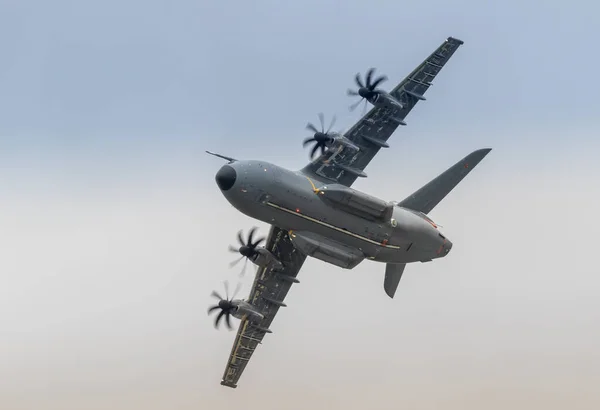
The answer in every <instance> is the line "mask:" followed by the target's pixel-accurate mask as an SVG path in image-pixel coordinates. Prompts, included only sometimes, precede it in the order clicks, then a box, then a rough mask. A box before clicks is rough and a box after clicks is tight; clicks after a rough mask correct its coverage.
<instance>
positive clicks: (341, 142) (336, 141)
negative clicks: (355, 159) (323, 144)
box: [329, 134, 360, 151]
mask: <svg viewBox="0 0 600 410" xmlns="http://www.w3.org/2000/svg"><path fill="white" fill-rule="evenodd" d="M339 148H350V149H353V150H355V151H359V150H360V148H359V147H358V146H357V145H355V144H353V143H352V141H350V140H349V139H348V138H346V137H344V136H343V135H341V134H335V137H333V140H332V141H331V142H330V143H329V149H330V150H331V151H335V150H337V149H339Z"/></svg>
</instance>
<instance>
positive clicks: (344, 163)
mask: <svg viewBox="0 0 600 410" xmlns="http://www.w3.org/2000/svg"><path fill="white" fill-rule="evenodd" d="M462 44H463V42H462V41H461V40H458V39H456V38H453V37H448V38H447V39H446V40H445V41H444V42H443V43H442V44H441V45H440V46H439V47H438V48H437V49H436V50H435V51H434V52H433V53H432V54H431V55H430V56H429V57H427V58H426V59H425V60H424V61H423V62H422V63H421V64H419V66H418V67H417V68H415V69H414V70H413V72H412V73H410V74H409V75H408V76H407V77H406V78H405V79H404V80H402V81H401V82H400V84H398V85H397V86H396V87H394V89H393V90H392V91H390V92H389V94H390V95H391V96H392V97H394V98H395V99H396V100H397V101H399V102H401V103H402V104H403V106H404V107H403V108H378V107H373V108H371V110H370V111H369V112H368V113H367V114H365V116H363V117H362V118H361V119H360V120H359V121H358V122H357V123H356V124H354V126H352V128H350V129H349V130H348V131H347V132H346V133H345V134H344V137H346V138H347V139H349V140H350V141H351V142H352V143H353V144H355V145H356V146H358V147H359V148H360V151H358V152H356V151H355V150H353V149H351V148H344V149H343V150H342V151H341V152H333V153H332V152H325V154H324V155H321V156H319V157H318V158H316V159H315V160H314V161H313V162H311V163H310V164H308V165H307V166H306V167H304V168H303V169H302V172H303V173H305V174H307V175H310V176H312V177H315V178H317V179H322V180H330V181H335V182H337V183H339V184H342V185H346V186H350V185H352V184H353V183H354V181H355V180H356V178H357V176H358V175H357V173H360V172H361V171H363V170H364V169H365V168H366V166H367V165H368V164H369V163H370V162H371V160H372V159H373V158H374V157H375V155H376V154H377V152H379V149H380V148H381V145H382V146H384V147H385V146H387V144H386V141H387V140H388V138H389V137H390V136H391V135H392V134H393V133H394V131H395V130H396V128H397V127H398V126H399V125H405V123H404V119H405V118H406V116H407V115H408V113H409V112H410V111H411V110H412V109H413V107H414V106H415V105H416V104H417V102H418V101H419V100H420V99H425V97H423V95H424V94H425V92H426V91H427V90H428V89H429V87H430V86H431V82H432V80H433V79H434V78H435V77H436V76H437V75H438V74H439V72H440V71H441V69H442V67H444V65H445V64H446V63H447V62H448V60H450V57H452V55H453V54H454V52H455V51H456V50H457V49H458V47H460V46H461V45H462ZM324 160H328V162H329V163H323V161H324ZM344 168H346V169H344Z"/></svg>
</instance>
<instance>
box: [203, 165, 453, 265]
mask: <svg viewBox="0 0 600 410" xmlns="http://www.w3.org/2000/svg"><path fill="white" fill-rule="evenodd" d="M215 180H216V182H217V185H218V186H219V188H220V190H221V192H222V193H223V195H224V196H225V198H226V199H227V201H229V203H231V205H233V206H234V207H235V208H236V209H238V210H239V211H240V212H242V213H244V214H246V215H248V216H250V217H251V218H254V219H257V220H260V221H263V222H266V223H268V224H272V225H275V226H277V227H279V228H281V229H284V230H286V231H288V232H291V233H292V236H294V235H295V234H297V235H299V236H305V237H307V238H309V239H311V240H313V241H315V240H316V242H315V243H325V242H326V243H327V244H329V245H331V246H333V247H339V249H341V250H342V251H343V250H344V249H352V250H354V252H356V253H359V254H360V256H359V257H358V260H357V261H356V263H353V264H350V266H346V267H348V268H353V267H354V266H356V264H358V263H359V262H360V261H362V260H363V259H365V258H367V259H371V260H374V261H378V262H385V263H410V262H419V261H420V262H427V261H431V260H432V259H436V258H441V257H444V256H446V255H447V254H448V252H449V251H450V249H451V248H452V242H450V241H449V240H448V239H446V238H445V237H444V236H443V235H442V234H441V233H440V232H439V231H438V229H437V227H436V226H435V223H433V222H432V221H431V220H429V219H428V218H427V217H426V216H425V215H423V214H419V213H418V212H414V211H412V210H409V209H405V208H401V207H398V206H395V205H394V204H393V203H390V202H387V204H389V207H388V208H387V209H388V212H387V213H386V212H384V213H382V216H381V217H380V218H373V217H372V215H371V216H370V215H362V214H360V212H358V213H357V212H353V209H352V206H351V207H350V208H349V207H348V206H343V205H344V204H343V202H344V201H343V200H341V201H338V202H337V203H336V202H335V201H330V200H328V199H327V198H328V197H329V196H330V195H329V194H330V192H334V191H336V190H337V189H341V190H342V191H344V190H346V191H348V192H354V193H355V194H356V195H358V196H361V197H362V196H365V197H367V198H371V199H372V200H373V201H374V202H379V203H384V202H385V201H383V200H380V199H378V198H374V197H371V196H368V195H366V194H364V193H361V192H360V191H357V190H355V189H353V188H348V187H343V186H341V185H338V184H335V183H332V184H328V183H326V182H323V181H320V180H316V179H313V178H310V177H308V176H307V175H305V174H303V173H302V172H300V171H291V170H288V169H285V168H282V167H279V166H277V165H274V164H271V163H268V162H265V161H255V160H248V161H234V162H230V163H229V164H227V165H224V166H222V167H221V169H220V170H219V171H218V172H217V174H216V176H215ZM328 190H329V191H328ZM338 194H339V193H338ZM339 196H340V195H337V197H339ZM342 196H343V195H342ZM346 196H347V195H346ZM358 196H357V197H358ZM363 202H364V201H363ZM311 256H312V255H311Z"/></svg>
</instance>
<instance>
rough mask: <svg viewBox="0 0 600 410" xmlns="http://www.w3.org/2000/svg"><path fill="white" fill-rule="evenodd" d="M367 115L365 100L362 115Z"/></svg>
mask: <svg viewBox="0 0 600 410" xmlns="http://www.w3.org/2000/svg"><path fill="white" fill-rule="evenodd" d="M366 113H367V100H366V99H365V105H364V106H363V112H362V115H363V116H364V115H365V114H366Z"/></svg>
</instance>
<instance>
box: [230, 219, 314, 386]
mask: <svg viewBox="0 0 600 410" xmlns="http://www.w3.org/2000/svg"><path fill="white" fill-rule="evenodd" d="M266 248H267V249H268V250H269V251H271V252H272V253H273V254H274V255H275V256H276V257H277V258H278V259H279V260H280V261H281V262H282V263H283V266H284V267H283V269H280V270H279V271H276V270H273V269H266V268H263V269H259V271H258V272H257V273H256V277H255V278H254V283H253V284H252V289H251V290H250V295H249V297H248V299H247V301H248V302H249V303H251V304H252V305H254V306H256V307H258V308H259V310H260V311H261V312H262V313H263V315H264V316H265V318H264V319H263V321H262V322H261V323H259V324H252V323H250V321H249V320H247V319H243V320H242V321H241V322H240V326H239V328H238V332H237V335H236V337H235V341H234V343H233V347H232V349H231V353H230V355H229V360H228V362H227V365H226V367H225V372H224V373H223V378H222V381H221V384H222V385H223V386H227V387H232V388H235V387H237V382H238V381H239V379H240V377H241V375H242V373H243V372H244V369H245V368H246V365H247V364H248V362H249V361H250V359H251V357H252V354H253V353H254V350H255V349H256V348H257V347H258V345H259V344H260V343H261V342H262V340H263V337H264V335H265V334H266V333H269V332H270V330H269V327H270V326H271V323H272V322H273V319H274V318H275V315H276V314H277V312H278V311H279V308H280V307H283V306H285V304H283V300H284V299H285V297H286V295H287V293H288V291H289V290H290V288H291V286H292V284H293V283H297V282H298V280H297V279H296V275H297V274H298V272H299V271H300V268H301V267H302V265H303V264H304V260H305V259H306V255H304V254H303V253H301V252H299V251H298V250H297V249H296V248H295V247H294V245H293V244H292V242H291V241H290V237H289V235H288V233H287V232H285V231H283V230H281V229H279V228H277V227H274V226H272V227H271V231H270V233H269V237H268V239H267V245H266Z"/></svg>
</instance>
